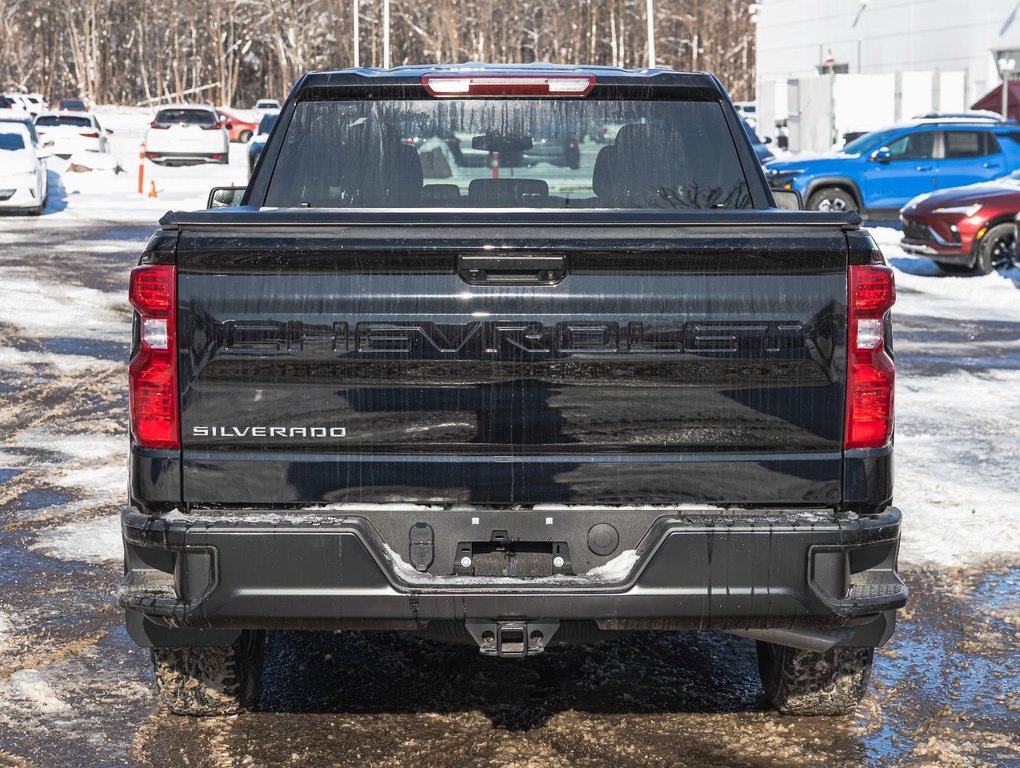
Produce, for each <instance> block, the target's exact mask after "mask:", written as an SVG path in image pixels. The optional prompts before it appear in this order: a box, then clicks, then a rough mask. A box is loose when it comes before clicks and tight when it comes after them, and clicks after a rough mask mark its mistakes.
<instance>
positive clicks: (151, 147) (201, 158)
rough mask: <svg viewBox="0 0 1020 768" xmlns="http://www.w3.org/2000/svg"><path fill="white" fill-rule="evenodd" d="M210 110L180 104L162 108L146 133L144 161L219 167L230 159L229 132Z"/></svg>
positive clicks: (161, 163) (212, 110) (230, 124)
mask: <svg viewBox="0 0 1020 768" xmlns="http://www.w3.org/2000/svg"><path fill="white" fill-rule="evenodd" d="M231 128H233V124H232V123H229V122H226V123H221V122H220V119H219V117H218V116H217V114H216V110H215V109H213V108H212V107H205V106H198V105H191V104H181V105H177V106H172V107H164V108H162V109H160V110H159V111H158V112H157V113H156V117H155V119H154V120H153V121H152V122H151V123H150V124H149V130H148V131H146V132H145V157H146V158H147V159H149V160H151V161H152V162H154V163H159V164H160V165H195V164H197V163H221V164H223V165H226V163H227V162H228V161H229V159H230V138H229V135H228V133H227V132H228V131H229V130H230V129H231Z"/></svg>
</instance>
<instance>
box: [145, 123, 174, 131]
mask: <svg viewBox="0 0 1020 768" xmlns="http://www.w3.org/2000/svg"><path fill="white" fill-rule="evenodd" d="M149 127H150V128H155V129H156V130H157V131H165V130H167V129H168V128H170V126H169V125H160V124H159V123H157V122H156V121H155V120H153V121H152V122H151V123H149Z"/></svg>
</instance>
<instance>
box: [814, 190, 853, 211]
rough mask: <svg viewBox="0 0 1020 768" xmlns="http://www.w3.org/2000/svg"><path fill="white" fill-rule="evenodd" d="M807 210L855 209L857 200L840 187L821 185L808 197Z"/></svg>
mask: <svg viewBox="0 0 1020 768" xmlns="http://www.w3.org/2000/svg"><path fill="white" fill-rule="evenodd" d="M807 207H808V210H809V211H836V212H838V213H842V212H844V211H856V210H857V201H856V200H855V199H854V196H853V195H852V194H850V193H849V192H847V191H846V190H845V189H843V188H842V187H822V188H821V189H819V190H818V191H817V192H815V193H814V194H812V195H811V197H809V198H808V204H807Z"/></svg>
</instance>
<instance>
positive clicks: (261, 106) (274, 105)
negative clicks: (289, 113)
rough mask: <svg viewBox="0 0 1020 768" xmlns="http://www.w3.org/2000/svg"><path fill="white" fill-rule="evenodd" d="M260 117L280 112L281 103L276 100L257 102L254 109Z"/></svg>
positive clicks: (260, 100)
mask: <svg viewBox="0 0 1020 768" xmlns="http://www.w3.org/2000/svg"><path fill="white" fill-rule="evenodd" d="M252 109H254V110H255V111H256V112H258V113H259V115H260V116H261V115H264V114H266V113H267V112H279V111H280V102H278V101H277V100H276V99H259V100H258V101H256V102H255V106H254V107H252Z"/></svg>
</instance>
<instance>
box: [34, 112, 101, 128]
mask: <svg viewBox="0 0 1020 768" xmlns="http://www.w3.org/2000/svg"><path fill="white" fill-rule="evenodd" d="M35 124H36V125H49V126H54V125H70V126H72V127H74V128H91V127H92V120H91V118H88V117H77V116H75V115H42V116H41V117H39V118H38V119H37V120H36V121H35Z"/></svg>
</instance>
